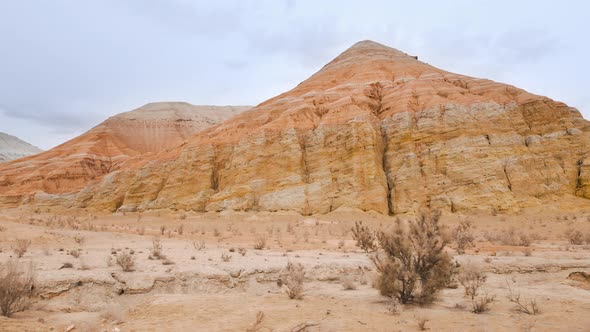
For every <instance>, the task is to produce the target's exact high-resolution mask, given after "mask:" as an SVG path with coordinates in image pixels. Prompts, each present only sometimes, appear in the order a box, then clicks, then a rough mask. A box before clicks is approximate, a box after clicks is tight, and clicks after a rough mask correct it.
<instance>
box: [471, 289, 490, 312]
mask: <svg viewBox="0 0 590 332" xmlns="http://www.w3.org/2000/svg"><path fill="white" fill-rule="evenodd" d="M495 300H496V297H495V296H494V295H490V294H488V293H483V294H480V295H478V296H475V297H473V298H472V299H471V312H473V313H476V314H480V313H482V312H486V311H489V310H490V304H492V303H493V302H494V301H495Z"/></svg>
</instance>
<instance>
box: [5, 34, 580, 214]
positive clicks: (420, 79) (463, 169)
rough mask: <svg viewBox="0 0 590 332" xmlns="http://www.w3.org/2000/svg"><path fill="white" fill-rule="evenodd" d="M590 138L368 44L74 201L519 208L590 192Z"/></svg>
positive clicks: (508, 94)
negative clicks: (286, 89)
mask: <svg viewBox="0 0 590 332" xmlns="http://www.w3.org/2000/svg"><path fill="white" fill-rule="evenodd" d="M589 135H590V134H589V128H588V122H586V121H585V120H583V119H582V117H581V115H580V114H579V112H578V111H577V110H575V109H573V108H571V107H568V106H567V105H565V104H563V103H560V102H556V101H553V100H551V99H548V98H546V97H542V96H536V95H532V94H529V93H527V92H526V91H523V90H521V89H518V88H515V87H512V86H509V85H505V84H500V83H496V82H492V81H489V80H484V79H476V78H471V77H467V76H462V75H457V74H453V73H449V72H446V71H443V70H440V69H437V68H434V67H432V66H430V65H428V64H425V63H423V62H420V61H418V60H417V59H416V58H414V57H411V56H408V55H406V54H404V53H402V52H400V51H397V50H395V49H392V48H389V47H386V46H383V45H380V44H377V43H374V42H370V41H365V42H360V43H357V44H355V45H354V46H353V47H351V48H350V49H348V50H347V51H345V52H344V53H342V54H341V55H340V56H338V57H337V58H336V59H334V60H333V61H332V62H330V63H329V64H327V65H326V66H325V67H324V68H322V69H321V70H320V71H319V72H317V73H316V74H314V75H313V76H312V77H310V78H309V79H308V80H306V81H304V82H302V83H301V84H299V85H298V86H297V87H295V88H294V89H293V90H291V91H289V92H287V93H284V94H282V95H279V96H277V97H275V98H273V99H270V100H268V101H266V102H264V103H262V104H260V105H258V106H257V107H255V108H253V109H251V110H249V111H247V112H244V113H241V114H240V115H238V116H236V117H234V118H232V119H230V120H228V121H225V122H223V123H222V124H220V125H217V126H214V127H211V128H208V129H205V130H204V131H201V132H199V133H197V134H196V135H195V136H193V137H191V138H190V139H189V140H188V141H187V142H186V144H184V145H182V146H179V147H177V148H175V149H172V150H169V151H167V152H165V153H159V154H155V155H152V156H148V157H144V158H142V159H141V161H137V160H134V161H133V162H129V161H128V162H123V163H122V164H120V165H119V167H118V169H117V171H116V172H112V173H110V174H108V175H107V176H105V177H102V178H100V179H96V180H95V181H92V182H90V183H89V184H88V185H87V186H86V187H85V188H84V189H83V190H81V191H80V192H79V193H78V194H77V195H76V197H75V198H73V199H72V200H71V205H72V206H76V207H83V208H91V209H99V210H110V211H115V210H127V211H130V210H138V209H139V210H145V209H159V208H173V209H186V210H195V211H222V210H264V211H276V210H293V211H297V212H299V213H302V214H314V213H327V212H330V211H332V210H334V209H337V208H339V207H343V206H345V207H354V208H359V209H362V210H374V211H378V212H381V213H392V214H395V213H406V212H410V213H411V212H414V211H416V210H417V209H419V208H420V207H421V206H424V205H426V206H431V207H437V208H442V209H445V210H449V211H473V210H477V209H485V210H489V209H498V210H506V211H515V210H518V209H520V208H523V207H526V206H534V205H540V204H547V203H548V202H554V201H555V200H559V199H561V198H568V199H570V198H573V197H576V195H577V196H578V197H586V198H588V197H590V194H589V193H590V189H587V188H590V171H589V169H590V166H588V165H590V162H589V161H587V159H586V154H587V153H588V148H587V145H586V143H587V142H589V141H590V136H589ZM0 185H1V184H0ZM579 201H580V204H588V202H590V201H586V200H585V199H582V198H580V199H579Z"/></svg>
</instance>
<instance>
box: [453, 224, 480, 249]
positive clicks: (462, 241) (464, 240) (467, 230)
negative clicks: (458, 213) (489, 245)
mask: <svg viewBox="0 0 590 332" xmlns="http://www.w3.org/2000/svg"><path fill="white" fill-rule="evenodd" d="M472 228H473V227H472V225H471V221H468V220H464V221H461V223H460V224H459V225H457V227H456V228H455V229H454V230H453V239H454V240H455V243H456V244H457V253H459V254H460V255H462V254H464V253H465V249H467V248H469V247H473V246H474V245H475V244H474V241H475V235H474V234H473V229H472Z"/></svg>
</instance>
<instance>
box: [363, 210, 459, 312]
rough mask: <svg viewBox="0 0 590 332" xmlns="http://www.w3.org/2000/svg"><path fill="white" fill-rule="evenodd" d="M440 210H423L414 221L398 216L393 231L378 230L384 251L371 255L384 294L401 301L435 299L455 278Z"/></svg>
mask: <svg viewBox="0 0 590 332" xmlns="http://www.w3.org/2000/svg"><path fill="white" fill-rule="evenodd" d="M439 219H440V212H438V211H428V212H422V213H421V214H420V216H419V218H418V220H417V221H415V222H410V223H409V227H408V225H404V224H403V223H402V222H401V221H400V220H399V219H397V220H396V224H395V227H394V229H393V230H392V231H388V232H380V233H378V239H379V244H380V245H381V248H382V249H383V251H384V252H385V255H381V254H377V255H373V256H372V259H373V262H374V263H375V266H376V267H377V270H378V271H379V273H380V275H379V277H378V279H377V282H376V286H377V288H378V289H379V290H380V292H381V294H382V295H384V296H388V297H394V298H397V299H398V300H399V301H400V302H401V303H403V304H405V303H409V302H418V303H430V302H432V301H433V300H434V299H435V297H436V295H437V293H438V291H439V290H441V289H442V288H444V287H445V286H446V285H447V284H448V283H449V282H450V280H451V279H452V275H453V271H454V267H453V262H452V260H451V257H450V256H449V255H448V254H447V253H446V252H445V251H444V248H445V246H446V244H447V243H448V239H447V238H446V237H445V236H444V234H443V233H442V230H441V228H440V226H439V223H438V222H439Z"/></svg>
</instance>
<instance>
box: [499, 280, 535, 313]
mask: <svg viewBox="0 0 590 332" xmlns="http://www.w3.org/2000/svg"><path fill="white" fill-rule="evenodd" d="M506 283H507V285H508V287H507V288H508V296H507V298H508V301H510V302H512V303H514V304H516V311H519V312H522V313H525V314H527V315H536V314H538V313H540V312H541V310H540V308H539V305H538V304H537V300H536V299H535V298H531V299H524V298H521V296H520V292H518V291H515V290H514V289H512V287H510V283H508V282H506Z"/></svg>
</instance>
